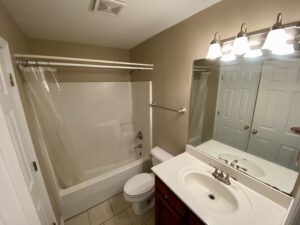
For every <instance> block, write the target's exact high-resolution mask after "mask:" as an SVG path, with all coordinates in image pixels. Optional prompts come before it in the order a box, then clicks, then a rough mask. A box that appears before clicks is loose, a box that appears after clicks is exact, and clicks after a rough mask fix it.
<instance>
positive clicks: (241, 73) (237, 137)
mask: <svg viewBox="0 0 300 225" xmlns="http://www.w3.org/2000/svg"><path fill="white" fill-rule="evenodd" d="M260 72H261V63H259V64H257V63H255V64H234V65H222V68H221V76H220V79H221V80H220V88H219V92H218V103H217V112H218V113H217V114H216V120H215V121H216V126H215V128H216V129H215V134H214V138H215V139H216V140H219V141H221V142H223V143H226V144H229V145H231V146H233V147H236V148H239V149H241V150H246V149H247V145H248V140H249V135H250V129H249V127H250V126H251V123H252V117H253V113H254V107H255V101H256V96H257V89H258V84H259V79H260ZM245 126H246V127H245Z"/></svg>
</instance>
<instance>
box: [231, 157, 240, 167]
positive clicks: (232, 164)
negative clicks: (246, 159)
mask: <svg viewBox="0 0 300 225" xmlns="http://www.w3.org/2000/svg"><path fill="white" fill-rule="evenodd" d="M237 163H239V161H238V160H237V159H235V160H233V161H232V162H231V163H230V166H232V167H234V166H235V164H237Z"/></svg>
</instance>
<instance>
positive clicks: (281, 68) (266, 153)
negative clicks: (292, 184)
mask: <svg viewBox="0 0 300 225" xmlns="http://www.w3.org/2000/svg"><path fill="white" fill-rule="evenodd" d="M299 112H300V66H299V65H298V64H297V63H295V62H284V61H280V62H278V61H267V62H265V63H264V65H263V69H262V76H261V82H260V86H259V92H258V99H257V104H256V109H255V113H254V119H253V125H252V129H255V130H257V133H256V134H251V137H250V140H249V148H248V151H249V153H253V154H256V155H258V156H260V157H263V158H265V159H267V160H270V161H273V162H275V163H278V164H280V165H283V166H286V167H289V168H291V169H297V168H296V165H295V162H296V158H297V156H298V154H299V151H300V135H299V134H295V133H294V132H292V131H291V129H290V128H291V127H299V126H300V116H299V115H300V114H299Z"/></svg>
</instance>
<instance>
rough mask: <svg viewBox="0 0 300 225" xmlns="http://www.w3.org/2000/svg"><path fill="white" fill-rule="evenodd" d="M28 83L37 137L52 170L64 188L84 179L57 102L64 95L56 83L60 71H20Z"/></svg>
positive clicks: (50, 69)
mask: <svg viewBox="0 0 300 225" xmlns="http://www.w3.org/2000/svg"><path fill="white" fill-rule="evenodd" d="M20 70H21V72H22V74H23V78H24V80H25V92H26V95H27V98H28V100H29V103H30V107H31V110H32V113H33V117H34V118H33V119H34V124H35V131H36V132H37V133H36V136H37V137H38V143H39V147H40V150H41V151H42V155H43V156H44V157H45V159H44V160H45V161H47V159H46V158H48V157H49V158H50V160H51V164H52V168H53V169H54V172H55V175H56V177H57V179H58V182H59V185H60V186H61V187H62V188H65V187H70V186H72V185H74V184H77V183H79V182H80V181H82V180H83V179H84V175H83V174H82V172H81V171H82V170H81V168H80V165H79V164H78V163H77V162H79V160H78V159H76V158H75V154H72V150H73V146H72V142H71V139H70V136H69V133H68V131H67V129H66V127H65V124H64V121H63V119H62V118H61V116H60V112H59V107H58V105H57V104H56V101H55V98H57V97H59V93H60V92H61V91H62V90H61V87H60V86H59V84H58V82H57V80H56V70H55V69H53V68H50V67H22V66H21V67H20Z"/></svg>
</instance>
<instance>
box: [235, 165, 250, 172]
mask: <svg viewBox="0 0 300 225" xmlns="http://www.w3.org/2000/svg"><path fill="white" fill-rule="evenodd" d="M236 169H237V170H239V171H241V172H244V173H245V172H247V171H248V170H247V169H246V168H244V167H241V166H240V165H236Z"/></svg>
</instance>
